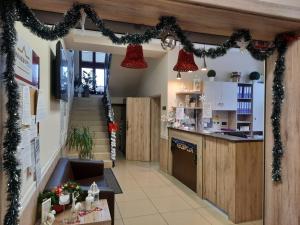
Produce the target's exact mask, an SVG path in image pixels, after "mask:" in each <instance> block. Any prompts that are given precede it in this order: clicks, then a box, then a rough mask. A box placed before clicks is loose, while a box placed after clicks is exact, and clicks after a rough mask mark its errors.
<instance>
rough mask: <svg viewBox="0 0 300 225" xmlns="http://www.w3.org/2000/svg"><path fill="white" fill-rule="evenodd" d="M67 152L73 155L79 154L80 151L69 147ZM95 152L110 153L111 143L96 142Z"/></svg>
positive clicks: (93, 150)
mask: <svg viewBox="0 0 300 225" xmlns="http://www.w3.org/2000/svg"><path fill="white" fill-rule="evenodd" d="M65 152H66V154H68V155H69V154H71V155H78V151H76V149H69V148H67V149H66V150H65ZM92 152H93V153H109V152H110V146H109V145H101V144H95V145H94V147H93V149H92Z"/></svg>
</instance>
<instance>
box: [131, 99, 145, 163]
mask: <svg viewBox="0 0 300 225" xmlns="http://www.w3.org/2000/svg"><path fill="white" fill-rule="evenodd" d="M126 109H127V112H126V116H127V132H126V159H128V160H139V161H150V98H127V107H126Z"/></svg>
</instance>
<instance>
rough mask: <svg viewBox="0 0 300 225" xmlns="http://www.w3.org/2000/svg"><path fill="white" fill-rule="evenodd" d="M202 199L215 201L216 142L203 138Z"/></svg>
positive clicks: (214, 139)
mask: <svg viewBox="0 0 300 225" xmlns="http://www.w3.org/2000/svg"><path fill="white" fill-rule="evenodd" d="M203 198H205V199H207V200H209V201H210V202H213V203H216V201H217V141H216V138H211V137H205V141H204V148H203Z"/></svg>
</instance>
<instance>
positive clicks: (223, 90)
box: [204, 81, 237, 111]
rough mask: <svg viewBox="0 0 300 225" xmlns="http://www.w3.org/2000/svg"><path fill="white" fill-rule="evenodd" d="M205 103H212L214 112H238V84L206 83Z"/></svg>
mask: <svg viewBox="0 0 300 225" xmlns="http://www.w3.org/2000/svg"><path fill="white" fill-rule="evenodd" d="M204 95H205V101H206V102H207V103H210V104H211V106H212V110H223V111H236V109H237V83H234V82H218V81H217V82H204Z"/></svg>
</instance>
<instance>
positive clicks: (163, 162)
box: [159, 138, 169, 173]
mask: <svg viewBox="0 0 300 225" xmlns="http://www.w3.org/2000/svg"><path fill="white" fill-rule="evenodd" d="M159 155H160V157H159V165H160V169H161V170H162V171H164V172H166V173H167V172H168V160H169V157H168V156H169V154H168V140H166V139H163V138H161V139H160V153H159Z"/></svg>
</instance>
